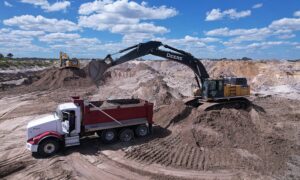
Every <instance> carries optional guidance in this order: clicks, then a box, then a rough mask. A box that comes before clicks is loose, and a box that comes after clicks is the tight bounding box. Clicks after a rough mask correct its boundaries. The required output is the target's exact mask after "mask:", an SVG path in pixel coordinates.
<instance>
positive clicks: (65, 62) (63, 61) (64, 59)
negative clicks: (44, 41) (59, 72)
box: [59, 52, 80, 69]
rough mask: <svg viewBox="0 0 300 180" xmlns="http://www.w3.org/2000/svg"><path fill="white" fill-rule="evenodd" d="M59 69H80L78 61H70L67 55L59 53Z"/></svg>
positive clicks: (74, 59)
mask: <svg viewBox="0 0 300 180" xmlns="http://www.w3.org/2000/svg"><path fill="white" fill-rule="evenodd" d="M59 60H60V68H76V69H79V68H80V64H79V60H78V59H76V58H72V59H70V58H69V56H68V54H67V53H64V52H59Z"/></svg>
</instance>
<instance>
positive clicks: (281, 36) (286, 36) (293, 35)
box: [277, 34, 296, 39]
mask: <svg viewBox="0 0 300 180" xmlns="http://www.w3.org/2000/svg"><path fill="white" fill-rule="evenodd" d="M277 37H278V38H279V39H291V38H294V37H296V35H295V34H283V35H279V36H277Z"/></svg>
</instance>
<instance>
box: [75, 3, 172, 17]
mask: <svg viewBox="0 0 300 180" xmlns="http://www.w3.org/2000/svg"><path fill="white" fill-rule="evenodd" d="M92 13H97V14H109V13H111V14H117V15H119V16H122V17H125V18H133V19H144V20H145V19H166V18H169V17H173V16H175V15H176V14H177V13H178V12H177V11H176V9H174V8H168V7H166V6H159V7H154V6H153V7H148V6H147V3H145V2H142V3H141V4H138V3H137V2H134V1H128V0H118V1H111V0H96V1H94V2H89V3H84V4H82V5H81V6H80V7H79V14H82V15H89V14H92Z"/></svg>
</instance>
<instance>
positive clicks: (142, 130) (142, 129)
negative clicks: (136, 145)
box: [135, 124, 148, 137]
mask: <svg viewBox="0 0 300 180" xmlns="http://www.w3.org/2000/svg"><path fill="white" fill-rule="evenodd" d="M135 134H136V135H137V136H138V137H144V136H146V135H147V134H148V127H147V126H146V125H145V124H142V125H139V126H137V127H136V128H135Z"/></svg>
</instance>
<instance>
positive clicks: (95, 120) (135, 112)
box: [26, 97, 153, 156]
mask: <svg viewBox="0 0 300 180" xmlns="http://www.w3.org/2000/svg"><path fill="white" fill-rule="evenodd" d="M72 99H73V102H70V103H63V104H60V105H58V107H57V109H56V111H55V112H54V113H53V114H52V115H48V116H46V117H43V118H40V119H36V120H33V121H30V122H29V123H28V125H27V145H26V147H27V149H29V150H30V151H31V152H34V153H38V154H39V155H41V156H51V155H53V154H55V153H56V152H57V151H58V150H59V149H60V148H61V147H68V146H76V145H80V138H81V137H83V136H87V135H91V134H94V133H97V134H98V135H99V136H100V137H101V139H102V140H103V141H104V142H105V143H111V142H114V141H116V140H117V139H120V140H121V141H125V142H126V141H130V140H131V139H132V138H133V137H134V136H138V137H142V136H146V135H147V134H148V133H149V132H151V129H152V124H153V121H152V117H153V104H152V103H149V102H147V101H144V100H141V99H117V100H107V101H84V100H82V99H80V98H79V97H72Z"/></svg>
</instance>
